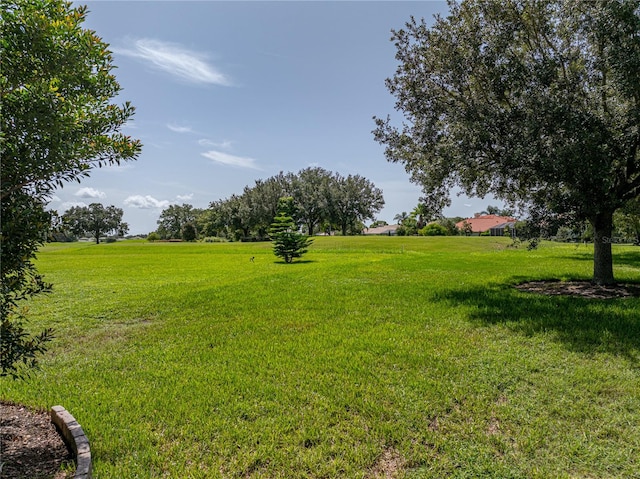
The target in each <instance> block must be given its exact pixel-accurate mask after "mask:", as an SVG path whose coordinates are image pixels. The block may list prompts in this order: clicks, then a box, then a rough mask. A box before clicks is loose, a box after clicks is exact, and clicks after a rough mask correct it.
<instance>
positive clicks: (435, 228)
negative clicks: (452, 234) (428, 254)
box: [418, 223, 447, 236]
mask: <svg viewBox="0 0 640 479" xmlns="http://www.w3.org/2000/svg"><path fill="white" fill-rule="evenodd" d="M418 234H419V235H420V236H447V228H445V227H444V226H442V225H440V224H438V223H429V224H428V225H427V226H425V227H424V228H422V229H421V230H420V231H419V232H418Z"/></svg>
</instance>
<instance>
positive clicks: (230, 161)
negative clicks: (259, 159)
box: [202, 150, 260, 170]
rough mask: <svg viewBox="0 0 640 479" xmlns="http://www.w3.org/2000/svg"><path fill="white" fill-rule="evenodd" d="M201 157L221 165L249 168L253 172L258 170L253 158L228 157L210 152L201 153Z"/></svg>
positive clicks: (222, 153) (228, 155) (213, 151)
mask: <svg viewBox="0 0 640 479" xmlns="http://www.w3.org/2000/svg"><path fill="white" fill-rule="evenodd" d="M202 156H204V157H205V158H208V159H210V160H213V161H215V162H216V163H220V164H223V165H229V166H237V167H240V168H251V169H253V170H259V169H260V168H259V167H258V165H256V160H255V159H253V158H247V157H242V156H235V155H230V154H228V153H224V152H222V151H215V150H211V151H207V152H205V153H202Z"/></svg>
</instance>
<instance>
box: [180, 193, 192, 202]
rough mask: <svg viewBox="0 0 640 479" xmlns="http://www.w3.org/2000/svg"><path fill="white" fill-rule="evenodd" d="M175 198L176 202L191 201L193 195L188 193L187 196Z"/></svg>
mask: <svg viewBox="0 0 640 479" xmlns="http://www.w3.org/2000/svg"><path fill="white" fill-rule="evenodd" d="M176 198H178V200H180V201H189V200H191V199H193V193H189V194H188V195H178V196H176Z"/></svg>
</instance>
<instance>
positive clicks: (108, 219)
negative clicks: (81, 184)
mask: <svg viewBox="0 0 640 479" xmlns="http://www.w3.org/2000/svg"><path fill="white" fill-rule="evenodd" d="M122 215H123V211H122V209H121V208H116V207H115V206H113V205H111V206H107V207H106V208H105V207H104V206H103V205H102V204H100V203H91V204H90V205H89V206H72V207H71V208H69V209H68V210H67V211H66V212H65V213H64V214H63V215H62V224H63V227H64V228H67V229H69V230H70V231H71V232H72V233H73V234H76V235H84V234H87V235H91V237H92V238H93V239H94V240H96V244H98V243H100V238H101V237H102V236H105V235H107V234H109V233H115V234H116V235H118V236H124V235H125V234H127V231H128V230H129V225H128V224H127V223H124V222H123V221H122Z"/></svg>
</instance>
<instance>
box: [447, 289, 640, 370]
mask: <svg viewBox="0 0 640 479" xmlns="http://www.w3.org/2000/svg"><path fill="white" fill-rule="evenodd" d="M515 282H516V281H514V283H515ZM437 300H440V301H447V302H449V303H451V305H452V306H456V307H466V308H465V309H466V316H467V317H468V318H469V319H470V320H471V321H472V322H476V323H480V324H482V325H485V326H490V325H504V326H505V327H507V328H508V329H510V330H512V331H514V332H517V333H520V334H525V335H528V336H534V335H537V334H543V333H545V334H546V333H553V336H554V337H555V338H556V339H557V340H558V341H560V342H561V343H562V344H564V345H565V346H566V347H567V348H568V349H569V350H571V351H576V352H580V353H584V354H595V353H601V352H605V353H611V354H615V355H619V356H623V357H626V358H627V359H628V360H629V361H631V362H632V363H633V364H634V365H636V366H637V365H640V298H624V299H606V300H605V299H588V298H581V297H570V296H548V295H544V294H535V293H528V292H520V291H517V290H516V289H515V288H514V287H513V286H511V285H505V284H489V285H486V286H482V287H480V286H477V287H471V288H465V289H458V290H452V291H449V292H446V293H444V294H441V295H439V297H438V298H437Z"/></svg>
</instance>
